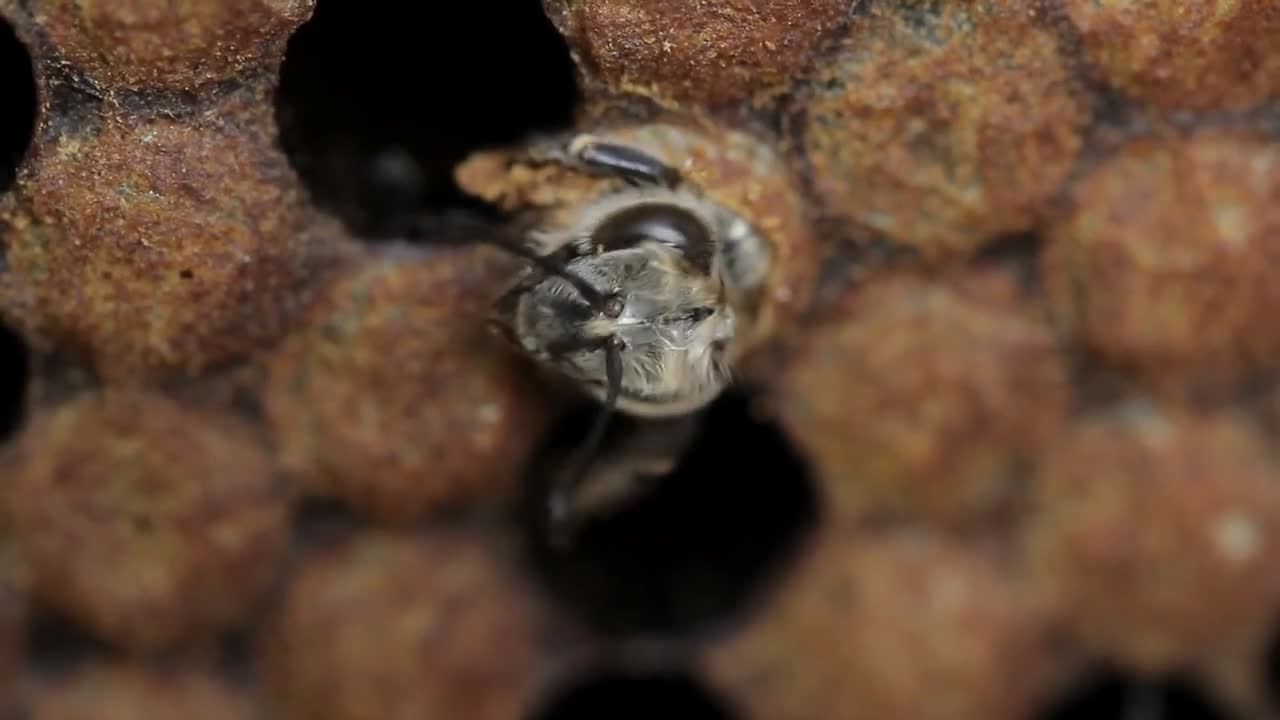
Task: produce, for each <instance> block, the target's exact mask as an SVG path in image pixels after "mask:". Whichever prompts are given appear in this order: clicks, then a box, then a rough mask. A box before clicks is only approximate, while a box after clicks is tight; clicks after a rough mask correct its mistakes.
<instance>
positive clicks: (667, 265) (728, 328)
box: [505, 206, 736, 415]
mask: <svg viewBox="0 0 1280 720" xmlns="http://www.w3.org/2000/svg"><path fill="white" fill-rule="evenodd" d="M677 211H678V208H666V209H663V208H660V207H656V206H644V207H639V208H637V209H628V210H626V211H624V212H623V213H620V215H621V217H619V218H617V219H616V221H615V219H612V218H611V219H610V221H609V222H607V223H606V226H607V229H608V231H609V232H608V233H602V234H599V235H597V236H595V237H596V238H598V239H599V242H598V243H597V244H596V248H597V251H596V252H588V253H587V254H584V255H581V256H578V257H574V258H573V259H571V260H569V261H568V262H567V263H566V264H565V266H564V269H565V271H566V272H567V273H570V274H572V275H573V276H575V277H577V278H578V279H580V280H581V281H583V282H585V283H587V284H588V285H590V286H591V287H593V288H596V289H598V290H599V291H600V292H601V293H602V294H604V295H606V296H608V297H609V303H610V306H609V307H608V308H596V307H593V306H592V305H591V303H589V302H588V301H587V299H586V298H584V297H583V296H582V295H581V294H580V293H579V292H578V291H577V289H576V288H575V287H574V286H573V284H571V283H570V282H569V281H568V280H566V279H565V278H563V277H561V276H559V275H542V276H540V277H536V278H534V279H532V280H531V281H529V282H526V283H524V284H521V285H518V286H517V287H516V288H515V289H514V290H513V291H512V294H511V295H509V297H508V299H507V300H506V301H505V304H506V306H507V307H508V308H509V309H510V312H511V315H510V322H511V325H512V327H513V328H514V329H515V332H514V335H515V336H516V337H517V338H518V341H519V342H520V344H521V345H522V346H523V347H524V349H525V350H526V351H528V352H529V353H530V354H532V355H533V356H534V357H536V358H538V359H539V360H541V361H542V362H544V363H546V364H547V365H549V366H551V367H552V368H554V369H555V370H557V371H559V372H560V373H562V374H564V375H566V376H568V377H570V378H572V379H574V380H577V381H578V382H579V383H581V384H582V385H583V386H584V387H585V388H586V389H587V390H588V391H589V392H591V393H592V394H594V395H596V396H597V397H598V398H603V397H604V395H605V393H606V391H607V388H606V386H605V378H606V368H605V354H606V353H605V347H606V343H607V342H609V341H610V340H611V339H615V340H616V341H617V342H618V345H619V351H620V353H621V358H622V385H621V388H620V392H619V400H618V405H619V407H620V408H621V409H623V410H624V411H627V412H630V413H632V414H637V415H670V414H678V413H681V412H687V411H688V410H689V409H692V408H694V407H698V406H700V405H702V404H705V402H707V401H708V400H709V399H710V398H711V397H714V396H715V395H716V394H718V393H719V391H720V390H721V389H722V388H723V387H724V385H725V384H726V383H727V382H728V379H729V373H728V360H727V351H728V348H729V343H730V342H731V341H732V339H733V337H734V329H735V322H736V318H735V313H734V311H733V309H732V308H731V307H729V306H728V305H726V303H725V301H724V292H723V285H722V283H720V282H719V281H718V279H717V278H716V277H715V276H714V275H713V274H711V273H710V272H708V271H709V269H710V268H711V257H710V256H709V255H706V254H705V253H704V254H702V255H698V254H697V253H694V254H693V256H692V257H691V256H690V254H689V253H687V252H685V248H686V243H685V241H686V240H688V238H689V235H688V234H687V233H689V232H700V233H704V234H705V233H706V232H707V231H706V229H705V228H703V227H701V226H700V225H688V226H686V227H684V228H681V227H680V226H679V225H678V224H675V223H668V222H667V221H666V218H672V219H674V220H675V221H676V222H678V223H691V222H696V220H694V219H693V218H691V216H688V215H684V214H682V213H680V212H677ZM664 215H665V217H664ZM632 223H634V224H632ZM613 241H618V242H613ZM694 244H695V246H696V245H697V243H696V242H695V243H694ZM619 246H620V247H619ZM609 247H617V249H607V248H609Z"/></svg>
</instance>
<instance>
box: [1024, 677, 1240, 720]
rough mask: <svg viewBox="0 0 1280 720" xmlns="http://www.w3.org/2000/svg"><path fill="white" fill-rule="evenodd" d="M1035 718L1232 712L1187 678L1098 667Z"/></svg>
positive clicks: (1088, 719)
mask: <svg viewBox="0 0 1280 720" xmlns="http://www.w3.org/2000/svg"><path fill="white" fill-rule="evenodd" d="M1037 720H1235V716H1234V715H1232V714H1230V713H1229V712H1227V710H1226V709H1225V708H1223V707H1221V706H1220V704H1219V703H1217V702H1216V701H1215V699H1214V698H1212V697H1210V696H1209V694H1208V693H1207V692H1206V691H1205V689H1204V688H1202V687H1201V686H1199V685H1198V684H1196V683H1195V682H1193V681H1191V680H1189V679H1187V678H1182V677H1171V678H1139V677H1136V676H1134V675H1131V674H1128V673H1122V672H1119V671H1116V670H1112V669H1100V670H1098V671H1097V672H1096V673H1092V674H1090V675H1089V676H1088V677H1087V678H1085V679H1084V680H1083V681H1081V682H1080V683H1077V684H1076V685H1075V686H1073V687H1071V688H1069V689H1068V691H1067V692H1066V693H1064V694H1063V695H1062V696H1061V697H1059V698H1057V699H1056V700H1054V701H1053V702H1052V703H1051V704H1050V706H1049V707H1048V708H1046V710H1045V711H1044V712H1042V713H1041V714H1040V715H1038V716H1037Z"/></svg>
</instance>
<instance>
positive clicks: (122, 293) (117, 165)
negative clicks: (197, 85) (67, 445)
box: [0, 95, 324, 382]
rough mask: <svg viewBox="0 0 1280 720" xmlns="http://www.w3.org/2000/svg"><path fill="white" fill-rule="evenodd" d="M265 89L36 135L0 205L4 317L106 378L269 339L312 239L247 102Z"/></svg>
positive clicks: (318, 242)
mask: <svg viewBox="0 0 1280 720" xmlns="http://www.w3.org/2000/svg"><path fill="white" fill-rule="evenodd" d="M268 97H269V95H265V96H255V95H250V96H235V97H229V98H227V99H225V101H224V102H222V103H220V105H219V107H218V109H217V111H216V112H210V113H207V114H204V115H202V116H200V117H199V118H198V119H191V120H190V121H186V120H179V119H174V118H141V119H139V118H131V117H127V116H123V115H116V114H112V115H111V116H109V117H106V118H103V119H102V120H101V123H100V124H99V126H98V127H96V128H95V129H94V130H93V132H92V133H83V134H80V133H77V132H65V133H63V132H57V131H56V130H54V129H50V131H49V132H48V133H47V134H43V131H42V135H41V136H40V137H41V139H40V140H39V142H40V145H39V146H38V147H37V149H36V151H35V152H34V153H33V154H32V156H31V157H32V160H31V162H30V164H29V165H28V166H27V167H26V168H25V169H24V171H23V173H22V177H21V178H20V179H19V181H18V184H17V186H16V187H15V188H14V190H13V192H12V197H8V198H6V201H9V202H7V203H6V207H5V208H3V211H4V214H5V215H6V217H5V220H6V221H7V222H5V223H3V224H0V228H4V229H5V230H7V231H6V232H4V242H5V247H6V251H7V252H6V259H7V271H8V272H7V275H6V282H5V283H4V285H3V287H0V300H2V301H3V306H4V308H3V309H4V311H5V313H6V320H8V321H9V322H11V323H13V325H14V326H15V327H17V328H20V329H21V330H23V332H24V334H25V335H26V336H27V337H28V338H29V339H31V340H33V341H34V344H35V345H37V346H40V347H51V346H59V347H61V348H63V349H65V350H67V351H69V352H72V353H75V354H78V355H80V356H81V357H82V358H83V359H84V360H85V361H86V362H87V364H89V365H91V366H92V367H93V368H94V370H96V371H97V373H98V374H100V375H101V376H103V377H104V378H106V379H107V380H108V381H112V382H126V381H127V382H138V381H154V380H158V379H165V378H171V377H173V376H175V375H194V374H199V373H201V372H203V371H206V370H208V369H210V368H213V367H218V366H222V365H225V364H227V363H230V362H233V361H235V360H239V359H242V358H244V357H245V356H246V355H247V354H249V353H250V352H252V351H254V350H257V349H259V348H260V347H262V345H264V344H266V343H268V342H271V341H274V340H275V339H276V338H277V337H278V336H279V335H280V334H281V333H282V332H283V331H284V329H285V327H286V326H287V325H288V324H289V322H290V320H291V319H292V316H291V309H292V308H294V307H296V306H297V305H298V304H299V296H300V295H301V293H302V289H303V286H304V284H305V282H306V281H308V280H309V279H310V275H311V274H313V273H315V272H316V271H317V267H318V265H319V263H318V262H316V261H315V258H318V257H320V256H321V255H323V252H322V250H323V247H324V242H322V238H320V237H319V236H318V235H315V234H314V233H313V232H312V229H311V220H312V218H311V216H310V214H309V211H308V209H307V208H306V206H305V203H304V200H303V195H302V190H301V188H299V187H298V186H297V179H296V177H295V176H294V175H293V174H292V172H291V171H289V169H288V161H287V160H286V159H285V157H284V155H283V154H282V153H281V152H280V151H279V149H278V148H277V147H276V145H275V132H274V130H273V129H271V128H270V127H269V126H267V125H264V124H263V123H262V120H263V119H264V118H263V117H262V116H261V115H260V114H259V113H260V110H259V109H258V108H256V107H247V105H248V106H252V105H253V104H254V103H259V102H268V100H267V99H266V98H268Z"/></svg>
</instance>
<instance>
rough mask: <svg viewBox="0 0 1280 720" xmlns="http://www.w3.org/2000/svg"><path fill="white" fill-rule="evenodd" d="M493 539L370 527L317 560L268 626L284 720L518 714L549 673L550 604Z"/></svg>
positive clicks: (270, 688) (271, 677) (267, 665)
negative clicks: (543, 609)
mask: <svg viewBox="0 0 1280 720" xmlns="http://www.w3.org/2000/svg"><path fill="white" fill-rule="evenodd" d="M490 540H491V538H487V537H485V536H483V535H479V534H472V533H470V532H467V531H453V530H431V531H427V532H426V533H405V534H390V533H377V532H371V533H366V534H362V535H359V536H356V537H353V538H350V539H348V540H347V541H345V542H343V543H341V544H340V545H338V546H336V547H331V548H326V549H323V550H321V551H319V552H317V553H316V554H314V555H312V556H311V557H309V558H307V559H306V561H305V562H304V563H303V565H302V566H301V568H300V569H299V571H298V573H297V574H296V576H295V577H294V578H293V580H292V582H291V584H290V586H289V588H288V590H287V591H286V593H285V595H284V599H283V601H282V605H281V606H280V609H279V613H278V615H277V616H276V617H275V618H274V620H273V621H272V624H271V626H270V627H269V628H268V629H267V631H266V636H265V643H264V645H263V646H262V647H263V651H264V652H263V657H262V667H263V670H264V672H263V675H262V677H263V679H264V684H265V687H266V692H267V693H268V694H269V696H270V698H271V700H272V702H273V703H274V708H273V709H274V710H275V711H276V712H278V713H279V717H281V718H284V719H285V720H368V719H371V718H378V719H379V720H420V719H421V718H470V719H472V720H510V719H512V718H519V717H522V713H524V712H528V710H529V708H531V707H532V706H533V703H534V699H535V696H536V694H537V693H538V691H539V689H540V686H541V684H542V677H543V674H544V673H546V672H547V667H548V664H547V658H546V657H544V656H543V655H542V650H541V647H540V639H539V634H540V629H539V628H540V619H539V617H540V616H539V611H538V610H537V608H536V606H535V605H534V604H533V602H532V598H531V596H530V594H529V592H528V589H527V587H526V586H525V584H524V580H523V579H522V578H521V577H520V575H519V572H518V571H517V569H516V568H515V567H514V566H513V565H511V564H510V563H509V562H508V559H507V558H505V557H504V554H503V553H504V551H502V550H500V549H499V548H498V547H497V546H496V545H494V544H491V542H490Z"/></svg>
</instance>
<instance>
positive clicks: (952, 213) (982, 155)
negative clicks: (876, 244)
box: [788, 0, 1090, 259]
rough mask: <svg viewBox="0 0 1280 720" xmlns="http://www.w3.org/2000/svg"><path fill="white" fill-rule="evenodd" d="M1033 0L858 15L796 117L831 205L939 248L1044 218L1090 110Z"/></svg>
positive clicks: (918, 245)
mask: <svg viewBox="0 0 1280 720" xmlns="http://www.w3.org/2000/svg"><path fill="white" fill-rule="evenodd" d="M1028 5H1034V4H1033V3H1022V2H1016V3H1009V2H994V1H992V0H976V1H974V2H930V3H926V2H888V3H886V2H877V3H873V4H872V6H871V8H870V9H869V10H868V11H867V13H866V14H865V15H863V16H859V17H856V18H855V19H854V20H853V22H852V23H851V24H850V27H849V29H848V31H847V33H846V35H847V37H846V38H845V41H844V45H843V47H842V49H841V50H840V51H839V52H838V53H835V54H833V55H831V56H830V57H828V58H825V59H824V61H823V63H822V65H821V67H820V68H818V69H817V70H815V72H814V79H813V81H812V82H810V83H808V84H802V88H804V89H803V90H802V91H801V92H800V93H798V95H797V99H796V108H795V110H796V111H797V119H796V120H795V122H793V123H792V124H791V126H790V127H789V129H788V133H789V134H791V135H792V136H793V140H794V143H795V145H796V147H797V149H798V150H799V151H800V153H801V155H802V159H803V161H804V163H805V165H806V166H807V168H808V172H809V173H810V175H811V183H812V185H813V187H814V189H815V190H816V191H817V194H818V196H819V199H820V200H821V201H822V204H823V206H824V207H823V209H824V210H825V211H826V212H827V213H828V214H830V215H831V216H833V217H836V218H839V219H841V220H844V221H846V222H850V223H853V224H855V225H857V226H860V227H861V228H864V229H866V230H868V231H871V232H874V233H877V234H879V235H882V236H884V237H887V238H888V239H890V240H893V241H895V242H898V243H901V244H902V245H906V246H909V247H910V248H912V249H914V250H917V251H919V253H921V254H922V255H924V256H925V257H926V258H931V259H938V258H949V257H954V256H956V255H964V254H968V253H971V252H973V251H974V250H976V249H978V248H979V247H981V246H983V245H984V244H986V243H988V242H990V241H992V240H995V239H997V238H999V237H1001V236H1005V235H1010V234H1014V233H1019V232H1025V231H1028V230H1030V229H1031V228H1032V227H1033V226H1034V225H1035V223H1036V222H1037V221H1038V220H1039V218H1040V217H1041V215H1042V214H1043V213H1044V212H1045V210H1046V208H1047V206H1048V204H1049V202H1050V201H1051V199H1052V198H1053V197H1054V195H1055V193H1056V192H1057V190H1058V188H1059V186H1060V185H1061V183H1062V182H1063V180H1064V179H1065V178H1066V177H1067V174H1068V173H1069V172H1070V171H1071V169H1072V168H1073V166H1074V164H1075V162H1076V158H1077V156H1078V155H1079V153H1080V150H1081V148H1082V146H1083V144H1084V140H1083V137H1082V134H1083V130H1084V126H1085V124H1086V123H1087V121H1088V119H1089V113H1090V111H1089V108H1088V103H1087V100H1086V96H1085V95H1084V93H1083V92H1082V91H1081V90H1080V88H1079V87H1078V86H1079V83H1078V82H1077V80H1076V78H1075V77H1074V73H1073V69H1072V65H1071V63H1070V61H1069V59H1068V57H1067V55H1066V54H1065V53H1064V52H1063V50H1062V48H1061V47H1060V44H1059V39H1058V36H1057V34H1056V33H1055V32H1054V30H1053V29H1052V28H1051V27H1049V26H1048V25H1047V24H1046V22H1045V14H1044V13H1039V14H1037V13H1035V12H1033V11H1032V9H1031V8H1028Z"/></svg>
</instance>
